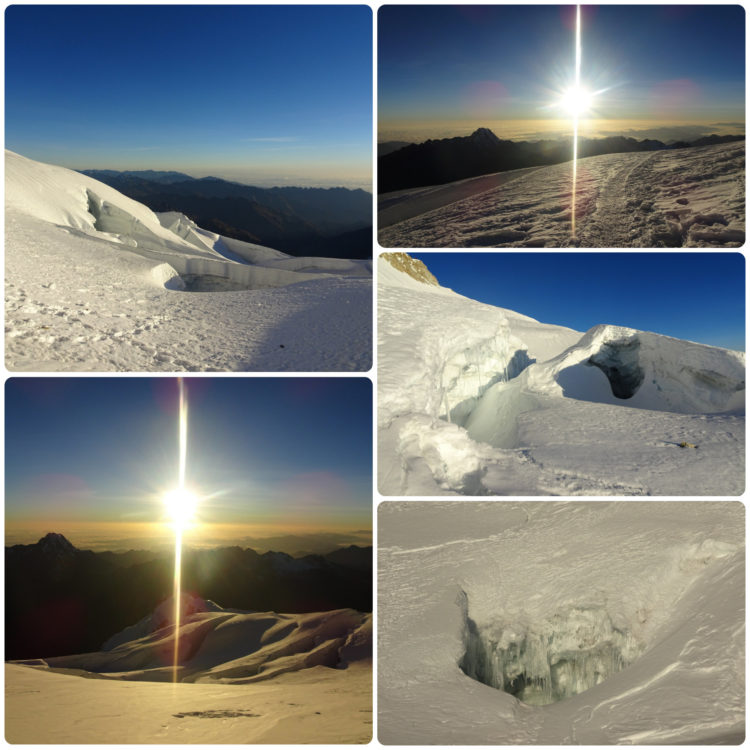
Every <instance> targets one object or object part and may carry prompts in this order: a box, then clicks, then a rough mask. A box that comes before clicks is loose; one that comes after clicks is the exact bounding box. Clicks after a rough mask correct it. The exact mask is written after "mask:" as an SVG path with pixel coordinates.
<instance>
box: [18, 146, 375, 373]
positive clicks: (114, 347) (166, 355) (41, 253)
mask: <svg viewBox="0 0 750 750" xmlns="http://www.w3.org/2000/svg"><path fill="white" fill-rule="evenodd" d="M5 184H6V189H5V195H6V361H7V365H8V367H9V369H12V370H45V369H55V370H76V369H83V370H85V369H90V370H120V369H122V370H183V369H186V370H209V369H210V370H222V369H224V370H246V369H260V370H277V369H298V370H316V369H344V370H350V369H368V368H369V364H368V362H369V349H370V344H369V340H368V339H369V326H370V314H371V304H370V303H371V301H370V277H371V264H370V263H369V261H355V260H340V259H335V258H304V257H291V256H289V255H286V254H285V253H282V252H279V251H278V250H273V249H271V248H266V247H262V246H260V245H254V244H251V243H246V242H241V241H239V240H232V239H229V238H226V237H222V236H220V235H218V234H215V233H212V232H208V231H205V230H203V229H201V228H200V227H198V226H196V224H195V223H194V222H192V221H191V220H190V219H189V218H187V217H185V216H183V215H182V214H178V213H175V212H168V213H165V214H162V215H157V214H155V213H154V212H152V211H151V210H150V209H148V208H147V207H146V206H143V205H142V204H140V203H138V202H136V201H133V200H131V199H129V198H127V197H125V196H124V195H122V194H120V193H118V192H117V191H116V190H114V189H113V188H110V187H109V186H107V185H105V184H103V183H101V182H98V181H96V180H94V179H92V178H90V177H86V176H85V175H82V174H79V173H77V172H72V171H70V170H68V169H64V168H62V167H55V166H51V165H47V164H41V163H39V162H34V161H32V160H30V159H26V158H24V157H22V156H19V155H18V154H14V153H12V152H9V151H6V183H5ZM290 287H294V288H290ZM281 290H283V291H281ZM186 291H188V292H189V291H194V292H204V294H201V295H193V294H190V295H183V294H178V292H186ZM234 292H236V293H237V294H229V293H234ZM248 292H253V294H248ZM275 332H278V333H279V334H280V335H279V336H275V335H274V333H275ZM278 338H282V339H283V340H282V341H280V342H279V341H278ZM274 339H276V341H275V342H274ZM279 349H281V350H283V351H278V350H279Z"/></svg>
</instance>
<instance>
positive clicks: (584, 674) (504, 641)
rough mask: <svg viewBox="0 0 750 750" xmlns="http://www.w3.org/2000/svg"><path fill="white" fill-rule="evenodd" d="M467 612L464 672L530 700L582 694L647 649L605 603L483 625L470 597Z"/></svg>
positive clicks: (540, 702) (536, 701) (461, 601)
mask: <svg viewBox="0 0 750 750" xmlns="http://www.w3.org/2000/svg"><path fill="white" fill-rule="evenodd" d="M462 594H463V598H462V597H461V596H459V602H458V603H459V606H460V607H461V608H462V610H463V614H464V632H463V640H464V646H465V649H466V650H465V652H464V654H463V656H462V657H461V660H460V662H459V666H460V668H461V669H462V670H463V671H464V673H465V674H466V675H467V676H469V677H471V678H472V679H475V680H477V681H479V682H482V683H484V684H485V685H489V686H490V687H493V688H496V689H498V690H503V691H505V692H506V693H510V694H511V695H514V696H515V697H516V698H518V699H519V700H520V701H522V702H524V703H528V704H531V705H540V706H542V705H547V704H549V703H555V702H557V701H561V700H564V699H565V698H570V697H571V696H573V695H577V694H578V693H582V692H583V691H585V690H588V689H589V688H592V687H594V686H595V685H598V684H600V683H601V682H604V680H606V679H607V678H608V677H611V676H612V675H613V674H615V673H617V672H619V671H621V670H622V669H624V668H625V667H626V666H628V665H629V664H630V663H632V662H633V661H634V660H635V659H637V658H638V657H639V656H640V655H641V653H642V652H643V650H644V648H645V647H644V644H642V643H640V642H639V641H638V640H637V639H636V638H635V637H634V636H633V635H632V634H631V633H629V632H628V631H627V629H626V628H625V627H623V626H620V627H616V626H615V625H614V624H613V622H612V619H611V616H610V615H609V613H608V612H607V611H606V609H604V608H600V607H569V608H566V609H564V610H561V611H559V612H556V613H554V614H553V615H551V616H550V617H549V618H547V619H546V620H543V621H541V622H534V623H530V624H520V623H519V624H516V625H513V624H511V623H507V622H505V621H503V620H502V619H498V620H496V621H493V622H491V623H490V624H488V625H483V626H478V625H477V624H476V623H475V622H474V621H473V620H472V619H471V617H470V616H469V612H468V599H467V598H466V594H465V593H463V592H462Z"/></svg>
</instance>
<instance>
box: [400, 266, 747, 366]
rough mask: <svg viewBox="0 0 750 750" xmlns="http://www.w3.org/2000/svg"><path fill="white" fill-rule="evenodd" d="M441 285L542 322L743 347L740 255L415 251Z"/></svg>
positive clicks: (742, 279) (743, 304) (742, 276)
mask: <svg viewBox="0 0 750 750" xmlns="http://www.w3.org/2000/svg"><path fill="white" fill-rule="evenodd" d="M411 254H412V255H413V256H414V257H415V258H419V259H420V260H422V261H423V262H424V263H425V265H426V266H427V268H429V269H430V271H432V273H433V274H435V276H436V277H437V279H438V281H439V282H440V284H441V285H442V286H446V287H449V288H451V289H453V290H454V291H456V292H458V293H460V294H463V295H465V296H467V297H471V298H472V299H476V300H479V301H481V302H486V303H488V304H491V305H497V306H498V307H504V308H506V309H510V310H514V311H516V312H519V313H523V314H524V315H529V316H530V317H532V318H536V319H537V320H539V321H541V322H543V323H554V324H556V325H562V326H567V327H569V328H573V329H575V330H578V331H587V330H588V329H589V328H591V327H592V326H595V325H597V324H599V323H609V324H613V325H622V326H628V327H630V328H637V329H639V330H645V331H654V332H656V333H663V334H666V335H669V336H674V337H676V338H682V339H688V340H690V341H697V342H700V343H704V344H711V345H712V346H722V347H726V348H730V349H738V350H743V351H744V349H745V261H744V258H743V257H742V255H741V254H740V253H720V252H713V253H651V252H648V253H637V252H629V253H560V252H557V253H531V252H526V253H505V252H502V253H500V252H492V253H411Z"/></svg>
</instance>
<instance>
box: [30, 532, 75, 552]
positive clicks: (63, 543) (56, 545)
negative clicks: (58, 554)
mask: <svg viewBox="0 0 750 750" xmlns="http://www.w3.org/2000/svg"><path fill="white" fill-rule="evenodd" d="M37 544H39V545H41V546H43V547H50V548H52V549H67V550H75V549H76V548H75V546H73V544H71V543H70V542H69V541H68V540H67V539H66V538H65V537H64V536H63V535H62V534H56V533H55V532H53V531H50V532H49V533H48V534H45V535H44V536H43V537H42V538H41V539H40V540H39V541H38V542H37Z"/></svg>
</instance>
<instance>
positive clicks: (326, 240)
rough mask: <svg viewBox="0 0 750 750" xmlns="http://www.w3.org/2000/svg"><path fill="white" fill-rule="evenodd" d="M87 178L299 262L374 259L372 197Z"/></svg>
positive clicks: (145, 177)
mask: <svg viewBox="0 0 750 750" xmlns="http://www.w3.org/2000/svg"><path fill="white" fill-rule="evenodd" d="M80 171H81V173H82V174H85V175H87V176H88V177H93V178H94V179H96V180H99V181H100V182H104V183H105V184H107V185H109V186H110V187H113V188H115V189H116V190H118V191H119V192H121V193H122V194H123V195H127V196H128V197H129V198H132V199H134V200H137V201H139V202H140V203H143V204H144V205H146V206H148V207H149V208H150V209H151V210H153V211H158V212H164V211H179V212H180V213H183V214H185V215H187V216H189V217H190V218H191V219H192V220H193V221H195V222H196V223H197V224H198V225H199V226H201V227H203V228H204V229H208V230H209V231H212V232H217V233H219V234H222V235H224V236H226V237H231V238H233V239H238V240H243V241H244V242H252V243H257V244H263V245H269V246H271V247H274V248H276V249H280V250H283V251H284V252H288V253H291V254H294V255H300V254H304V255H306V256H327V257H340V258H369V257H371V255H372V195H371V194H370V193H368V192H367V191H365V190H361V189H357V190H350V189H348V188H343V187H338V188H302V187H274V188H260V187H253V186H251V185H243V184H240V183H238V182H231V181H228V180H222V179H220V178H218V177H202V178H194V177H190V176H189V175H187V174H184V173H182V172H173V171H154V170H129V171H122V172H120V171H116V170H112V169H84V170H80Z"/></svg>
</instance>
